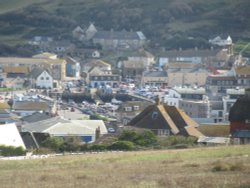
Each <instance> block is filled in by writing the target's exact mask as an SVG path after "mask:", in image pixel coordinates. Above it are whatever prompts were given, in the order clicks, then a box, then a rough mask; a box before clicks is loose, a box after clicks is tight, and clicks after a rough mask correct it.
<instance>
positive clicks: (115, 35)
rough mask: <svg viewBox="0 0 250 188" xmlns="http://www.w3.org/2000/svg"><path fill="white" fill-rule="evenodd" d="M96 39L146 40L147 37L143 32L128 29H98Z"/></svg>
mask: <svg viewBox="0 0 250 188" xmlns="http://www.w3.org/2000/svg"><path fill="white" fill-rule="evenodd" d="M93 38H94V39H112V40H113V39H117V40H145V39H146V37H145V36H144V34H143V33H142V32H128V31H112V30H111V31H97V33H96V34H95V35H94V37H93Z"/></svg>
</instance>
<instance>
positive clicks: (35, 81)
mask: <svg viewBox="0 0 250 188" xmlns="http://www.w3.org/2000/svg"><path fill="white" fill-rule="evenodd" d="M29 77H30V82H31V86H32V87H36V88H47V89H49V88H50V89H51V88H53V77H52V76H51V74H50V72H49V71H48V70H45V69H42V68H34V69H33V70H32V71H31V72H30V75H29Z"/></svg>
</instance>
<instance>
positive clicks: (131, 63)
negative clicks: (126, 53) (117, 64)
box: [123, 61, 146, 69]
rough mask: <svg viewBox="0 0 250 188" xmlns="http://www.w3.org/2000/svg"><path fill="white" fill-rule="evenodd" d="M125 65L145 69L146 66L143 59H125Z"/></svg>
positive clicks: (125, 66)
mask: <svg viewBox="0 0 250 188" xmlns="http://www.w3.org/2000/svg"><path fill="white" fill-rule="evenodd" d="M123 67H124V68H131V69H144V68H145V67H146V66H145V63H144V62H142V61H123Z"/></svg>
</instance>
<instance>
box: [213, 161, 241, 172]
mask: <svg viewBox="0 0 250 188" xmlns="http://www.w3.org/2000/svg"><path fill="white" fill-rule="evenodd" d="M243 169H244V164H243V163H242V162H237V163H228V162H222V161H216V162H215V163H214V164H213V168H212V171H213V172H220V171H240V170H243Z"/></svg>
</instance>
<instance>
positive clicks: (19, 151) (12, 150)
mask: <svg viewBox="0 0 250 188" xmlns="http://www.w3.org/2000/svg"><path fill="white" fill-rule="evenodd" d="M25 153H26V151H25V150H24V148H23V147H21V146H20V147H14V146H4V145H1V146H0V155H2V156H21V155H25Z"/></svg>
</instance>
